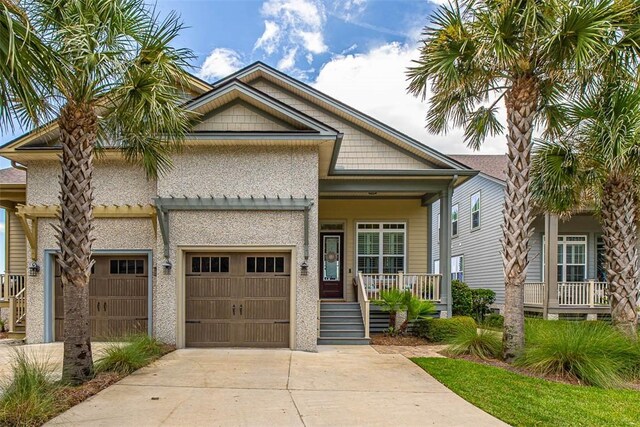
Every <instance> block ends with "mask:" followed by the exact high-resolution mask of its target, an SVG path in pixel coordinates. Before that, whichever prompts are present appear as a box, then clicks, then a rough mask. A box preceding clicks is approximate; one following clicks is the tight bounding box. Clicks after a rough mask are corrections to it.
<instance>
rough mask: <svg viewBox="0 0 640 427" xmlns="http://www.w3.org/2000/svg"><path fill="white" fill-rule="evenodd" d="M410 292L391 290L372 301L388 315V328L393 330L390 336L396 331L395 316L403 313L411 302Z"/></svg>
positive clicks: (383, 292) (381, 293)
mask: <svg viewBox="0 0 640 427" xmlns="http://www.w3.org/2000/svg"><path fill="white" fill-rule="evenodd" d="M411 298H412V295H411V292H410V291H401V290H399V289H391V290H388V291H382V292H380V299H379V300H377V301H373V303H374V304H375V305H377V306H378V307H380V309H381V310H382V311H386V312H387V313H389V326H390V327H391V328H393V332H391V335H393V334H395V331H396V315H397V314H398V312H399V311H405V310H406V309H407V306H408V305H409V303H410V302H411Z"/></svg>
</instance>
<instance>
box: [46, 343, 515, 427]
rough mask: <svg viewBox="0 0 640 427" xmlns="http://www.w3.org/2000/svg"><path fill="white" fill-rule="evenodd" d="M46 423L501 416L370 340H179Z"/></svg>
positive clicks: (347, 421) (333, 422)
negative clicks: (290, 346) (225, 345)
mask: <svg viewBox="0 0 640 427" xmlns="http://www.w3.org/2000/svg"><path fill="white" fill-rule="evenodd" d="M49 424H50V425H83V426H86V425H91V426H123V425H124V426H137V427H140V426H158V425H167V426H169V425H171V426H173V425H175V426H178V425H189V426H197V425H207V426H342V425H344V426H347V425H348V426H378V425H379V426H382V425H403V426H418V425H420V426H425V425H443V426H444V425H446V426H474V427H481V426H500V425H504V424H502V423H501V422H500V421H498V420H496V419H495V418H493V417H491V416H489V415H488V414H486V413H485V412H483V411H481V410H480V409H478V408H476V407H474V406H472V405H471V404H469V403H468V402H466V401H465V400H463V399H462V398H460V397H458V396H457V395H456V394H454V393H453V392H451V391H449V390H448V389H447V388H445V387H444V386H443V385H441V384H440V383H438V382H437V381H436V380H435V379H433V378H432V377H431V376H429V375H428V374H426V373H425V372H424V371H423V370H422V369H420V368H419V367H418V366H416V365H414V364H413V363H412V362H411V361H410V360H408V359H407V358H405V357H404V356H402V355H399V354H394V355H391V354H378V353H377V352H376V351H375V350H374V349H372V348H371V347H369V346H353V347H349V346H341V347H328V346H327V347H320V350H319V352H318V353H303V352H292V351H288V350H256V349H220V350H216V349H203V350H200V349H187V350H178V351H176V352H174V353H171V354H169V355H167V356H165V357H164V358H162V359H161V360H159V361H158V362H156V363H154V364H153V365H151V366H149V367H147V368H144V369H141V370H140V371H138V372H136V373H134V374H133V375H130V376H129V377H127V378H125V379H124V380H122V381H120V382H119V383H117V384H115V385H113V386H111V387H109V388H108V389H106V390H104V391H102V392H101V393H99V394H97V395H96V396H94V397H93V398H91V399H89V400H87V401H85V402H83V403H81V404H80V405H78V406H76V407H74V408H72V409H71V410H69V411H67V412H66V413H64V414H62V415H60V416H59V417H57V418H55V419H54V420H52V421H51V422H50V423H49Z"/></svg>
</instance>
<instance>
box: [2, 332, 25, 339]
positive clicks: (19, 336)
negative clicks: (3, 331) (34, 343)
mask: <svg viewBox="0 0 640 427" xmlns="http://www.w3.org/2000/svg"><path fill="white" fill-rule="evenodd" d="M26 336H27V335H26V333H25V332H24V331H22V332H7V338H11V339H12V340H23V339H24V338H25V337H26Z"/></svg>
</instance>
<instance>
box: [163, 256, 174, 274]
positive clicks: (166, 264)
mask: <svg viewBox="0 0 640 427" xmlns="http://www.w3.org/2000/svg"><path fill="white" fill-rule="evenodd" d="M172 267H173V265H172V264H171V261H169V258H165V259H164V262H163V263H162V269H163V270H164V274H169V273H170V272H171V268H172Z"/></svg>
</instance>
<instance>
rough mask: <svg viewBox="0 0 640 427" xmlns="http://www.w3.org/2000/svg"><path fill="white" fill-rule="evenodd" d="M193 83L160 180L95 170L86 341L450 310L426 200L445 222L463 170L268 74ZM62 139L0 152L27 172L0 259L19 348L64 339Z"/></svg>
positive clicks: (26, 139) (320, 326) (263, 329)
mask: <svg viewBox="0 0 640 427" xmlns="http://www.w3.org/2000/svg"><path fill="white" fill-rule="evenodd" d="M190 89H191V93H190V97H191V99H190V100H188V101H186V104H185V106H186V108H188V109H190V110H191V111H194V112H195V113H197V114H198V120H197V122H196V123H195V124H194V126H193V129H192V132H191V133H189V135H188V136H187V141H186V142H185V147H184V150H183V151H182V152H180V153H178V154H175V155H174V156H173V168H172V169H171V170H170V171H169V172H168V173H166V174H164V175H162V176H161V177H159V178H158V179H157V180H155V179H154V180H151V179H147V178H146V177H145V175H144V173H143V172H142V170H141V169H140V168H139V167H137V166H135V165H131V164H128V163H126V162H125V161H124V160H123V158H122V156H121V155H120V153H119V152H118V151H117V150H115V149H108V150H107V152H106V153H105V154H104V155H103V156H102V157H100V159H99V160H98V161H97V162H96V171H95V175H94V183H95V191H94V194H95V204H94V216H95V218H96V219H95V223H96V228H95V234H94V236H95V243H94V245H93V248H94V257H95V260H96V264H95V269H94V271H93V273H92V276H91V282H90V292H89V293H90V297H89V307H90V311H91V312H90V314H91V326H92V334H93V336H94V338H95V339H104V338H108V337H114V336H119V335H122V334H126V333H130V332H132V331H138V332H141V331H143V332H147V333H150V334H153V335H155V336H156V337H158V338H160V339H161V340H163V341H166V342H169V343H175V344H176V345H177V346H178V347H190V346H194V347H195V346H252V347H289V348H293V349H297V350H307V351H314V350H315V349H316V345H317V344H326V343H334V344H349V343H351V344H359V343H366V342H368V339H369V332H370V330H371V327H370V316H371V311H373V308H372V306H370V301H371V300H372V299H374V298H377V297H379V293H380V291H381V290H384V289H389V288H400V289H407V290H410V291H411V292H412V293H413V294H414V295H416V296H417V297H419V298H422V299H430V300H434V301H436V303H437V306H438V308H439V311H440V313H441V315H442V316H448V315H449V313H450V289H449V283H450V280H449V276H450V273H449V272H448V271H446V268H443V271H442V276H441V275H440V274H431V273H430V269H429V257H428V254H429V253H431V252H432V251H433V250H434V249H433V242H432V240H433V239H432V238H431V237H430V233H429V231H428V230H429V228H430V227H431V226H432V224H431V221H432V220H431V219H430V214H429V212H430V211H431V210H432V205H433V203H434V202H436V201H438V203H439V205H440V206H441V207H443V209H442V210H443V212H448V211H449V210H450V209H449V207H450V205H451V195H452V193H453V189H454V188H455V187H456V186H459V185H460V184H462V183H463V182H465V181H466V180H467V179H469V178H471V177H473V176H474V175H475V174H476V172H475V171H474V170H472V169H470V168H468V167H466V166H464V165H463V164H462V163H460V162H458V161H456V160H453V159H451V158H449V157H447V156H444V155H442V154H440V153H438V152H436V151H434V150H432V149H430V148H429V147H428V144H424V143H421V142H418V141H416V140H413V139H411V138H409V137H407V136H406V135H403V134H402V133H400V132H398V131H396V130H394V129H392V128H390V127H388V126H386V125H385V124H383V123H380V122H378V121H376V120H375V119H373V118H371V117H369V116H366V115H365V114H363V113H361V112H358V111H356V110H354V109H352V108H350V107H349V106H347V105H344V104H342V103H341V102H339V101H338V100H335V99H333V98H331V97H329V96H327V95H325V94H322V93H320V92H318V91H317V90H315V89H313V88H311V87H309V86H307V85H305V84H304V83H302V82H300V81H297V80H295V79H293V78H291V77H289V76H287V75H285V74H282V73H280V72H279V71H277V70H275V69H273V68H271V67H269V66H267V65H265V64H262V63H255V64H253V65H250V66H248V67H246V68H244V69H243V70H240V71H238V72H236V73H234V74H233V75H231V76H229V77H227V78H225V79H222V80H220V81H219V82H216V83H215V84H213V85H209V84H207V83H205V82H202V81H200V80H197V79H195V78H194V79H193V82H192V87H191V88H190ZM56 136H57V128H56V124H55V123H52V124H50V125H48V126H46V127H44V128H42V129H40V130H38V131H35V132H32V133H30V134H27V135H24V136H23V137H20V138H18V139H17V140H15V141H12V142H10V143H8V144H6V145H5V146H3V147H1V148H0V155H2V156H4V157H6V158H8V159H10V160H13V161H15V162H17V164H19V165H23V166H24V167H25V168H26V182H24V183H23V184H22V185H23V187H22V193H21V197H22V199H20V200H13V201H11V200H9V197H5V192H2V194H1V196H0V200H2V203H3V206H5V207H8V208H9V209H12V212H14V214H15V218H16V219H17V220H18V221H17V222H16V224H18V225H19V227H17V226H16V225H14V222H15V221H13V220H12V219H11V218H14V217H12V216H11V215H10V216H9V222H11V224H9V225H10V227H11V229H14V228H19V229H20V232H21V233H22V234H21V235H23V236H24V237H22V238H20V239H18V240H20V241H19V242H15V243H14V241H13V240H11V241H10V242H9V245H10V247H9V248H8V249H9V250H8V252H10V253H11V254H13V255H12V256H16V257H18V258H20V263H19V264H20V265H21V266H22V270H21V271H17V272H16V273H20V274H21V277H23V278H24V277H25V276H24V275H25V272H26V273H27V274H26V280H24V279H23V280H24V282H23V285H22V287H17V288H16V290H15V291H11V292H9V294H7V296H6V298H7V299H8V300H10V301H11V302H12V303H11V305H12V307H13V308H12V310H13V311H12V313H13V316H14V317H15V322H16V323H17V324H18V325H20V326H22V327H24V328H25V332H26V339H27V341H29V342H50V341H54V340H60V339H62V338H63V336H62V331H63V329H62V325H63V322H64V310H63V298H62V295H63V291H64V290H63V286H62V285H61V280H60V277H59V276H60V274H59V271H58V269H57V267H56V258H55V256H56V253H57V249H56V248H57V245H56V240H55V234H54V230H53V228H52V226H51V225H52V224H53V223H54V222H55V215H56V211H57V209H58V206H57V203H58V201H57V193H58V184H57V175H58V169H59V165H58V160H57V156H58V150H59V148H58V146H57V139H56ZM0 185H3V184H2V183H1V182H0ZM442 217H443V218H442V226H441V227H440V229H441V231H442V237H441V239H442V240H447V239H449V237H448V236H449V235H450V232H449V224H450V221H449V218H448V216H447V215H442ZM12 221H13V222H12ZM10 236H11V235H10ZM20 244H22V246H20ZM21 248H22V249H21ZM20 251H22V252H20ZM440 251H441V252H442V253H441V255H442V258H443V259H446V258H448V257H449V256H450V246H449V245H441V249H440ZM20 254H22V255H20ZM27 267H29V268H27ZM11 268H14V267H11ZM16 268H17V267H16ZM23 290H24V292H23Z"/></svg>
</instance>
